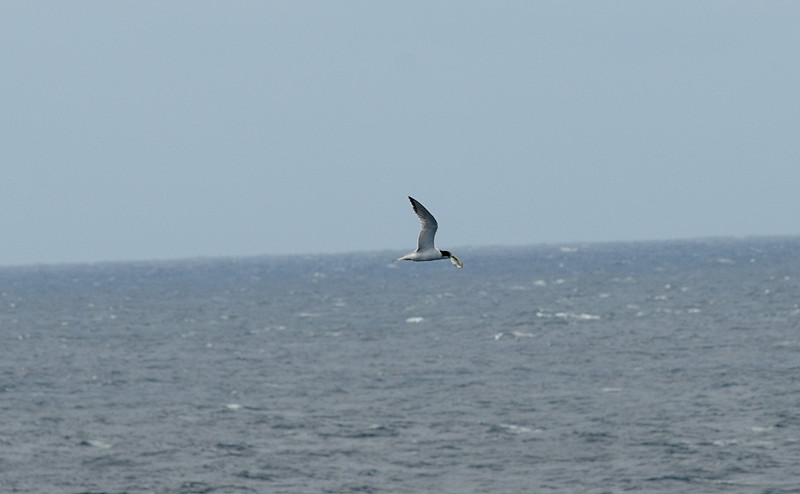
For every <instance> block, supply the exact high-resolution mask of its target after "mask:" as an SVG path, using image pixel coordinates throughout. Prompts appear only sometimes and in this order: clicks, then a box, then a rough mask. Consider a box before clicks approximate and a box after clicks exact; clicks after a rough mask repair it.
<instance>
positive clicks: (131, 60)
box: [0, 0, 800, 265]
mask: <svg viewBox="0 0 800 494" xmlns="http://www.w3.org/2000/svg"><path fill="white" fill-rule="evenodd" d="M798 26H800V3H798V2H736V1H727V0H726V1H712V2H697V1H694V0H693V1H687V2H676V1H669V2H639V1H636V2H634V1H631V2H590V1H585V2H563V1H552V2H533V1H531V2H527V1H525V2H523V1H515V2H494V1H484V2H468V1H467V2H465V1H452V2H450V1H447V2H436V1H433V2H431V1H419V2H415V1H402V2H369V1H357V2H356V1H342V2H327V1H315V2H302V1H295V0H292V1H285V2H231V1H219V2H203V1H194V0H192V1H186V2H181V1H171V2H162V1H152V2H148V1H139V0H137V1H117V2H100V1H95V2H89V1H86V2H52V1H50V2H48V1H39V2H21V1H20V2H16V1H14V2H2V3H0V64H1V66H2V77H0V108H2V118H0V126H1V128H0V265H16V264H30V263H56V262H85V261H107V260H140V259H173V258H184V257H197V256H246V255H258V254H284V253H292V252H302V253H328V252H345V251H363V250H376V249H392V250H394V251H396V252H397V254H398V255H401V254H404V253H406V252H408V251H409V250H411V249H413V248H414V247H415V244H416V236H417V232H418V227H419V224H418V222H417V219H416V218H415V217H414V215H413V212H412V211H411V207H410V205H409V203H408V200H407V199H406V196H407V195H412V196H414V197H415V198H417V199H419V200H420V201H421V202H422V203H423V204H425V205H426V206H427V207H428V209H430V210H431V211H432V212H433V214H434V215H436V217H437V219H438V220H439V224H440V228H439V234H438V236H437V243H438V244H439V246H440V247H442V248H451V249H453V250H454V251H456V252H457V249H458V247H463V246H485V245H523V244H540V243H564V244H567V243H570V242H578V241H614V240H640V239H641V240H645V239H673V238H687V237H707V236H729V235H736V236H738V235H771V234H778V235H784V234H792V235H793V234H800V218H799V217H798V213H800V208H799V207H798V206H800V29H798Z"/></svg>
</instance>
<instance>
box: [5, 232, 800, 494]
mask: <svg viewBox="0 0 800 494" xmlns="http://www.w3.org/2000/svg"><path fill="white" fill-rule="evenodd" d="M394 254H396V253H393V252H386V253H371V254H366V255H361V256H357V255H341V256H320V257H304V258H301V257H283V258H278V257H270V258H257V259H242V260H202V261H183V262H170V263H135V264H103V265H87V266H55V267H47V266H46V267H26V268H2V269H0V345H1V346H0V352H2V353H0V492H31V493H33V492H36V493H38V492H41V493H83V492H92V493H99V492H106V493H122V492H125V493H211V492H214V493H248V492H258V493H306V492H307V493H324V492H331V493H342V492H375V493H414V492H435V493H443V492H444V493H485V492H499V493H519V492H554V493H555V492H557V493H606V492H608V493H617V492H647V493H676V492H693V493H696V492H705V493H714V492H720V493H723V492H724V493H788V492H800V487H799V486H800V477H799V476H798V472H800V305H799V304H800V239H798V238H779V239H746V240H712V241H684V242H659V243H635V244H593V245H570V246H568V247H565V248H560V247H557V246H544V247H536V248H522V249H497V250H488V249H473V250H462V251H459V252H458V255H459V257H461V259H462V260H464V261H465V262H466V267H465V268H464V269H463V270H457V269H455V268H453V266H451V265H450V263H447V262H432V263H397V264H391V263H389V262H388V260H390V259H392V258H393V257H396V256H394Z"/></svg>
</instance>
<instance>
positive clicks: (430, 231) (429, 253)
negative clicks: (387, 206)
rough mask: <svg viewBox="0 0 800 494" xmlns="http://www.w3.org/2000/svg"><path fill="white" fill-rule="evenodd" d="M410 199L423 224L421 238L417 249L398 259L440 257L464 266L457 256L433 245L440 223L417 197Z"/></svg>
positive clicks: (432, 259)
mask: <svg viewBox="0 0 800 494" xmlns="http://www.w3.org/2000/svg"><path fill="white" fill-rule="evenodd" d="M408 200H409V201H411V206H412V207H413V208H414V212H415V213H417V216H418V217H419V222H420V223H421V225H422V228H421V230H420V231H419V238H418V239H417V250H415V251H414V252H410V253H408V254H406V255H404V256H403V257H401V258H399V259H397V260H398V261H436V260H439V259H450V262H452V263H453V266H455V267H457V268H459V269H460V268H463V267H464V263H463V262H461V261H459V260H458V258H457V257H456V256H454V255H453V254H452V253H450V252H449V251H446V250H439V249H437V248H436V247H434V245H433V237H434V236H436V229H437V228H439V224H438V223H436V218H434V217H433V215H432V214H431V213H430V212H429V211H428V210H427V209H425V206H423V205H422V204H420V203H419V202H418V201H417V200H416V199H414V198H413V197H411V196H409V197H408Z"/></svg>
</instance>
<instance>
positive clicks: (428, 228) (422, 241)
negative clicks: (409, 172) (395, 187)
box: [408, 196, 439, 251]
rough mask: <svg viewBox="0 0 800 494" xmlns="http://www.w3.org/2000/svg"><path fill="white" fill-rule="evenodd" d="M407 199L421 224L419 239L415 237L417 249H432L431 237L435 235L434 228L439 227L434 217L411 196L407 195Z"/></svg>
mask: <svg viewBox="0 0 800 494" xmlns="http://www.w3.org/2000/svg"><path fill="white" fill-rule="evenodd" d="M408 200H409V201H411V207H413V208H414V212H415V213H417V216H418V217H419V222H420V223H421V224H422V229H421V230H420V231H419V239H417V250H418V251H421V250H426V249H433V248H434V247H433V237H434V236H435V235H436V229H437V228H439V224H438V223H436V218H434V217H433V215H432V214H431V213H430V212H429V211H428V210H427V209H425V206H423V205H422V204H420V203H419V201H417V200H416V199H414V198H413V197H411V196H408Z"/></svg>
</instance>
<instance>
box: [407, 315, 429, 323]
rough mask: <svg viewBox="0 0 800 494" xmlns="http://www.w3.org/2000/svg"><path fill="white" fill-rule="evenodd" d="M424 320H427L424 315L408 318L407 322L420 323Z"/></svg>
mask: <svg viewBox="0 0 800 494" xmlns="http://www.w3.org/2000/svg"><path fill="white" fill-rule="evenodd" d="M424 320H425V318H424V317H420V316H416V317H409V318H408V319H406V322H407V323H408V324H419V323H421V322H422V321H424Z"/></svg>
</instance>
